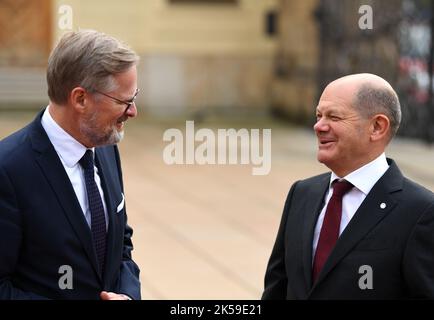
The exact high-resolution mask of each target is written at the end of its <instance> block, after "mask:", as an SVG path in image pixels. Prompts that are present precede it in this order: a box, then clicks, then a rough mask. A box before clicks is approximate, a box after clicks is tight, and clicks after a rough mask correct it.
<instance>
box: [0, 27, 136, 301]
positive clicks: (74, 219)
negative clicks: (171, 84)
mask: <svg viewBox="0 0 434 320" xmlns="http://www.w3.org/2000/svg"><path fill="white" fill-rule="evenodd" d="M137 62H138V56H137V55H136V54H135V53H134V52H133V51H132V50H131V49H129V48H128V47H127V46H126V45H124V44H122V43H120V42H119V41H118V40H116V39H114V38H112V37H110V36H108V35H105V34H103V33H99V32H96V31H92V30H84V31H79V32H70V33H67V34H66V35H64V36H63V37H62V39H61V40H60V42H59V43H58V45H57V46H56V47H55V48H54V50H53V52H52V53H51V55H50V58H49V61H48V69H47V82H48V95H49V98H50V103H49V105H48V107H47V108H45V109H44V110H42V111H41V112H40V113H39V114H38V115H37V117H36V119H35V120H34V121H33V122H32V123H30V124H29V125H27V126H26V127H25V128H23V129H21V130H19V131H17V132H15V133H14V134H12V135H10V136H9V137H6V138H5V139H4V140H2V141H1V142H0V299H102V300H130V299H140V282H139V268H138V266H137V265H136V264H135V263H134V261H133V260H132V257H131V251H132V249H133V246H132V242H131V236H132V229H131V228H130V227H129V226H128V225H127V216H126V211H125V201H124V195H123V184H122V171H121V164H120V158H119V151H118V148H117V146H116V143H118V142H119V141H120V140H121V138H122V136H123V127H124V123H125V121H126V120H127V119H129V118H132V117H135V116H136V115H137V109H136V106H135V104H134V100H135V98H136V95H137V92H138V89H137V71H136V64H137Z"/></svg>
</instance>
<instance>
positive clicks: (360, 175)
mask: <svg viewBox="0 0 434 320" xmlns="http://www.w3.org/2000/svg"><path fill="white" fill-rule="evenodd" d="M387 169H389V164H388V163H387V160H386V155H385V154H384V152H383V153H382V154H381V155H380V156H379V157H378V158H376V159H375V160H373V161H371V162H369V163H368V164H365V165H364V166H363V167H360V168H359V169H357V170H355V171H353V172H351V173H349V174H347V175H346V176H345V177H343V178H341V177H338V176H337V175H336V174H335V173H334V172H332V174H331V176H330V185H331V183H332V182H333V181H334V180H335V179H345V180H347V181H348V182H351V183H352V184H353V186H355V187H356V188H357V189H359V190H360V191H361V192H363V193H364V194H365V195H367V194H368V193H369V191H371V189H372V188H373V187H374V185H375V184H376V183H377V181H378V180H379V179H380V178H381V177H382V176H383V174H384V173H385V172H386V171H387Z"/></svg>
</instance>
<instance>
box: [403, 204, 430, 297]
mask: <svg viewBox="0 0 434 320" xmlns="http://www.w3.org/2000/svg"><path fill="white" fill-rule="evenodd" d="M403 257H404V258H403V274H404V279H405V282H406V284H407V290H408V291H409V295H410V297H411V298H412V299H434V204H431V205H430V206H429V207H428V208H427V209H426V210H425V212H424V214H423V215H422V216H421V218H420V219H419V221H418V222H417V224H416V225H415V227H414V229H413V231H412V233H411V235H410V237H409V240H408V242H407V247H406V249H405V252H404V256H403Z"/></svg>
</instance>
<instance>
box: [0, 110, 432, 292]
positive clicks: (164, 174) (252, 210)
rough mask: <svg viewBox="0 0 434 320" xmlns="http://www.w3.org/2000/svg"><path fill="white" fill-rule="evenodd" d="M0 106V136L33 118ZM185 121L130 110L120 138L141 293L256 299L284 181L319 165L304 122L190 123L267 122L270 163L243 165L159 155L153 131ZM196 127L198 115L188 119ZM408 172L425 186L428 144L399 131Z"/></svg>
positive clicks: (396, 147) (159, 140) (400, 155)
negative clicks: (261, 169)
mask: <svg viewBox="0 0 434 320" xmlns="http://www.w3.org/2000/svg"><path fill="white" fill-rule="evenodd" d="M33 117H34V114H32V113H5V112H1V113H0V138H3V137H5V136H6V135H8V134H9V133H11V132H13V131H15V130H16V129H18V128H20V127H21V126H23V125H24V124H25V123H27V122H28V121H30V120H31V119H33ZM175 126H177V127H179V128H180V129H181V131H184V130H185V129H184V126H185V122H177V123H175V122H174V123H167V122H166V123H161V122H160V123H157V122H152V121H150V120H149V119H137V120H134V121H131V122H129V123H128V124H127V127H126V135H125V139H124V141H123V142H122V143H121V144H120V149H121V154H122V165H123V171H124V182H125V189H126V200H127V202H126V203H127V212H128V215H129V223H130V225H132V226H133V228H134V236H133V241H134V245H135V250H134V252H133V255H134V258H135V260H136V261H137V263H138V264H139V266H140V268H141V281H142V295H143V298H144V299H258V298H259V297H260V295H261V292H262V289H263V276H264V271H265V268H266V263H267V260H268V257H269V254H270V252H271V249H272V245H273V242H274V238H275V235H276V232H277V227H278V223H279V220H280V215H281V211H282V208H283V204H284V200H285V198H286V194H287V192H288V190H289V187H290V185H291V184H292V183H293V182H294V181H296V180H297V179H302V178H306V177H309V176H312V175H314V174H317V173H321V172H323V171H325V168H324V167H323V166H322V165H320V164H318V163H317V162H316V159H315V137H314V136H313V134H312V133H311V131H310V130H307V129H299V128H294V127H289V126H284V125H282V124H278V123H275V122H272V121H271V120H269V119H266V120H263V121H261V122H258V120H257V119H256V120H255V121H254V122H251V123H249V122H247V121H243V122H239V123H236V122H231V123H223V122H219V121H215V122H211V123H202V124H200V127H209V128H210V129H212V130H214V131H215V132H216V130H217V128H235V129H239V128H243V127H244V128H247V129H249V128H261V129H262V128H272V168H271V172H270V174H268V175H266V176H253V175H252V165H197V164H195V165H171V166H170V165H167V164H165V163H164V161H163V150H164V148H165V146H166V145H167V144H168V142H164V141H163V133H164V131H165V130H166V129H168V128H171V127H175ZM198 127H199V125H198ZM388 156H390V157H392V158H394V159H395V160H396V161H397V163H398V165H399V166H400V167H401V169H402V171H403V172H404V173H405V174H406V175H407V176H409V177H410V178H412V179H414V180H416V181H417V182H419V183H421V184H423V185H425V186H426V187H427V188H429V189H431V190H434V150H433V148H432V147H427V146H425V145H424V144H422V143H419V142H415V141H410V140H404V139H399V140H397V141H395V142H394V143H393V144H392V145H391V147H390V151H389V153H388Z"/></svg>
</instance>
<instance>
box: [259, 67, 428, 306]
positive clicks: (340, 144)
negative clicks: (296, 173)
mask: <svg viewBox="0 0 434 320" xmlns="http://www.w3.org/2000/svg"><path fill="white" fill-rule="evenodd" d="M316 117H317V122H316V124H315V125H314V130H315V133H316V135H317V138H318V153H317V158H318V161H319V162H321V163H323V164H325V165H326V166H327V167H328V168H329V169H330V170H331V171H332V172H331V173H326V174H322V175H319V176H316V177H312V178H309V179H306V180H302V181H298V182H296V183H294V184H293V186H292V187H291V190H290V191H289V195H288V197H287V199H286V203H285V207H284V210H283V216H282V220H281V223H280V227H279V231H278V234H277V239H276V242H275V245H274V248H273V250H272V253H271V257H270V260H269V263H268V267H267V271H266V275H265V289H264V292H263V296H262V298H263V299H405V298H430V299H433V298H434V195H433V193H432V192H430V191H428V190H426V189H425V188H423V187H422V186H420V185H417V184H416V183H414V182H412V181H410V180H408V179H407V178H405V177H404V176H403V175H402V174H401V172H400V171H399V169H398V167H397V165H396V164H395V162H394V161H393V160H391V159H387V158H386V156H385V154H384V152H385V148H386V146H387V145H388V143H389V142H390V140H391V139H392V138H393V136H394V135H395V133H396V131H397V130H398V127H399V124H400V120H401V111H400V105H399V100H398V96H397V95H396V93H395V91H394V90H393V89H392V87H391V86H390V85H389V83H387V82H386V81H385V80H384V79H382V78H380V77H378V76H375V75H372V74H356V75H350V76H346V77H343V78H340V79H338V80H336V81H333V82H332V83H330V84H329V85H328V86H327V87H326V89H325V90H324V92H323V94H322V95H321V98H320V101H319V103H318V106H317V109H316Z"/></svg>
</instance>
